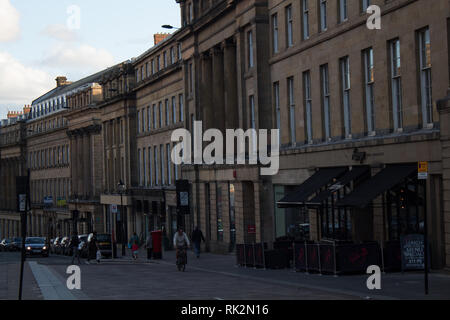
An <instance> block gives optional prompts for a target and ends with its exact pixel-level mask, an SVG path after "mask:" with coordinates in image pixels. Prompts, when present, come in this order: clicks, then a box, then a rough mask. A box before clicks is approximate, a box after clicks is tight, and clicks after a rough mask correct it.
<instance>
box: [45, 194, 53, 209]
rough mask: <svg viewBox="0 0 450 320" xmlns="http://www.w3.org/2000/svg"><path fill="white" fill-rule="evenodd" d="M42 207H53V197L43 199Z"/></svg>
mask: <svg viewBox="0 0 450 320" xmlns="http://www.w3.org/2000/svg"><path fill="white" fill-rule="evenodd" d="M44 205H45V206H49V207H51V206H53V197H52V196H48V197H44Z"/></svg>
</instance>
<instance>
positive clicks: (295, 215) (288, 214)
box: [274, 186, 310, 240]
mask: <svg viewBox="0 0 450 320" xmlns="http://www.w3.org/2000/svg"><path fill="white" fill-rule="evenodd" d="M293 189H294V187H293V186H274V197H275V238H282V237H290V238H295V239H297V240H309V231H310V228H309V226H310V223H309V222H310V221H309V211H308V209H307V208H306V207H297V208H278V207H277V205H276V203H277V201H279V200H281V199H282V198H283V197H284V196H285V195H286V194H288V193H290V192H292V190H293Z"/></svg>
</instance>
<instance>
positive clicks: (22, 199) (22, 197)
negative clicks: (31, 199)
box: [19, 194, 27, 212]
mask: <svg viewBox="0 0 450 320" xmlns="http://www.w3.org/2000/svg"><path fill="white" fill-rule="evenodd" d="M26 210H27V195H26V194H19V211H20V212H25V211H26Z"/></svg>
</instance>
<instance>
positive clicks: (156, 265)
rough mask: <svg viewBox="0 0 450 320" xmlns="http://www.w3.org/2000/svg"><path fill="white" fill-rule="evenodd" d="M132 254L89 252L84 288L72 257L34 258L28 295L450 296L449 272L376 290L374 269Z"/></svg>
mask: <svg viewBox="0 0 450 320" xmlns="http://www.w3.org/2000/svg"><path fill="white" fill-rule="evenodd" d="M143 253H144V252H141V256H140V257H139V258H138V260H136V261H134V260H132V259H131V258H130V256H131V254H130V252H129V251H128V252H127V256H126V257H119V258H117V259H113V260H111V259H104V260H102V261H101V262H100V264H97V263H96V262H91V263H90V264H86V263H85V260H84V259H82V264H81V265H80V270H81V290H69V289H68V288H67V286H66V281H67V278H68V277H69V274H67V273H66V271H67V267H68V266H69V265H70V264H71V258H70V257H65V256H55V255H52V256H50V258H40V257H36V258H28V259H27V262H26V264H25V269H24V270H25V272H24V294H23V298H24V299H25V300H42V299H45V300H369V299H374V300H379V299H381V300H397V299H401V300H404V299H408V300H410V299H413V300H422V299H446V300H447V299H450V275H448V274H443V273H436V272H432V273H431V274H430V294H429V295H428V296H425V294H424V282H423V278H424V277H423V273H420V272H407V273H404V274H402V273H386V274H383V275H382V277H381V290H369V289H368V288H367V286H366V281H367V279H368V276H369V275H352V276H338V277H335V276H333V275H318V274H307V273H304V272H293V271H292V270H288V269H283V270H264V269H254V268H243V267H238V266H236V257H235V256H234V255H216V254H210V253H202V255H201V257H200V258H199V259H197V258H196V257H195V256H194V254H193V253H192V252H188V265H187V268H186V272H179V271H178V270H177V268H176V266H175V252H174V251H167V252H164V253H163V259H162V260H150V261H147V260H146V259H145V258H146V257H145V256H143V255H142V254H143ZM19 261H20V254H19V253H4V252H1V253H0V300H1V299H4V300H13V299H17V292H18V279H19V268H20V263H19Z"/></svg>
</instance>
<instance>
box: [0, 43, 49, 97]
mask: <svg viewBox="0 0 450 320" xmlns="http://www.w3.org/2000/svg"><path fill="white" fill-rule="evenodd" d="M53 87H55V85H54V80H53V77H51V76H50V75H49V74H48V73H46V72H44V71H42V70H38V69H35V68H31V67H28V66H25V65H23V64H22V63H20V62H19V61H18V60H17V59H15V58H14V57H13V56H11V55H10V54H8V53H6V52H2V51H0V101H1V103H2V104H7V105H8V104H11V105H21V104H31V102H32V101H33V100H34V99H36V98H38V97H39V96H41V95H42V94H44V93H45V92H47V91H49V90H51V89H52V88H53Z"/></svg>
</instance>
